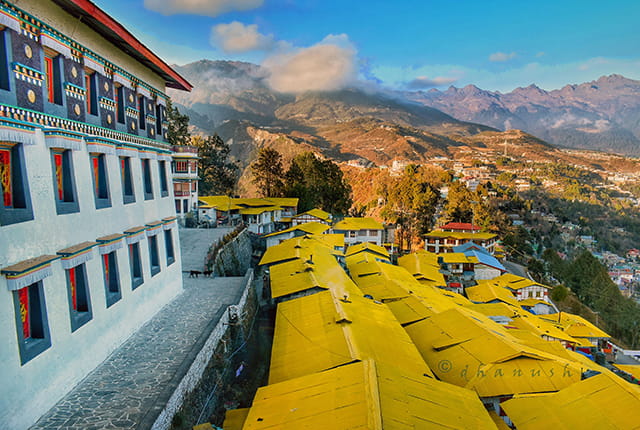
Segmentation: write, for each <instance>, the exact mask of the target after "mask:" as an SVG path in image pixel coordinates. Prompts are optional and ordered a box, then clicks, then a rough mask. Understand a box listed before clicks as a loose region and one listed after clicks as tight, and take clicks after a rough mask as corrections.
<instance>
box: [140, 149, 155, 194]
mask: <svg viewBox="0 0 640 430" xmlns="http://www.w3.org/2000/svg"><path fill="white" fill-rule="evenodd" d="M142 183H143V184H144V199H145V200H151V199H153V184H152V182H151V162H150V161H149V159H148V158H144V159H142Z"/></svg>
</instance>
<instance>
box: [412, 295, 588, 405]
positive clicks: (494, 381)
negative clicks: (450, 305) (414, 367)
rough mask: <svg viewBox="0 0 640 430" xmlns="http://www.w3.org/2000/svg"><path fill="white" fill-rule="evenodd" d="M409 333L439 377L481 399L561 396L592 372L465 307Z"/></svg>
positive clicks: (414, 327)
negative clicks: (585, 372) (552, 393)
mask: <svg viewBox="0 0 640 430" xmlns="http://www.w3.org/2000/svg"><path fill="white" fill-rule="evenodd" d="M405 329H406V330H407V332H408V333H409V335H410V336H411V338H412V339H413V341H414V342H415V344H416V346H417V347H418V349H419V350H420V352H421V354H422V356H423V357H424V359H425V361H427V363H428V364H429V366H430V367H432V368H433V371H434V373H435V374H436V375H437V376H438V378H440V379H441V380H443V381H446V382H450V383H453V384H456V385H459V386H463V387H466V388H470V389H473V390H475V391H476V392H477V393H478V395H479V396H480V397H493V396H503V395H512V394H517V393H540V392H549V391H557V390H559V389H561V388H564V387H566V386H568V385H570V384H573V383H575V382H577V381H579V380H580V377H581V374H582V371H583V370H586V369H585V368H584V367H583V366H582V365H581V363H577V362H572V361H570V360H565V359H563V358H561V357H557V356H555V355H552V354H549V353H547V352H544V351H542V350H538V349H535V348H532V347H529V346H527V345H525V344H523V343H520V342H519V341H518V339H517V338H516V337H514V336H512V335H511V334H509V333H508V330H507V329H506V328H504V327H503V326H501V325H500V324H497V323H495V322H494V321H491V320H490V319H489V318H488V317H486V316H484V315H482V314H480V313H477V312H474V311H471V310H469V309H466V308H462V307H458V308H454V309H450V310H447V311H444V312H441V313H439V314H436V315H433V316H431V317H430V318H427V319H425V320H422V321H418V322H416V323H415V324H411V325H408V326H406V327H405Z"/></svg>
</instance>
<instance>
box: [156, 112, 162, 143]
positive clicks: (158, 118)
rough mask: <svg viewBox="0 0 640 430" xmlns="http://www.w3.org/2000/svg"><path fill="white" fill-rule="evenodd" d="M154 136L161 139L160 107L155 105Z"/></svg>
mask: <svg viewBox="0 0 640 430" xmlns="http://www.w3.org/2000/svg"><path fill="white" fill-rule="evenodd" d="M156 134H157V135H158V136H160V137H162V105H160V104H156Z"/></svg>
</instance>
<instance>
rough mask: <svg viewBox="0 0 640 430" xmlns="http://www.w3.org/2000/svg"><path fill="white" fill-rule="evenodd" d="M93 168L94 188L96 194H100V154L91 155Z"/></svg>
mask: <svg viewBox="0 0 640 430" xmlns="http://www.w3.org/2000/svg"><path fill="white" fill-rule="evenodd" d="M91 169H92V170H93V188H94V191H95V193H96V196H99V195H100V156H99V155H92V156H91Z"/></svg>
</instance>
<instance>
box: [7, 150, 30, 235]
mask: <svg viewBox="0 0 640 430" xmlns="http://www.w3.org/2000/svg"><path fill="white" fill-rule="evenodd" d="M0 192H1V193H2V196H1V200H2V204H0V225H8V224H15V223H18V222H23V221H30V220H32V219H33V210H32V208H31V197H30V194H29V184H28V182H27V177H26V174H25V165H24V156H23V153H22V144H19V143H4V142H0Z"/></svg>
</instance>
